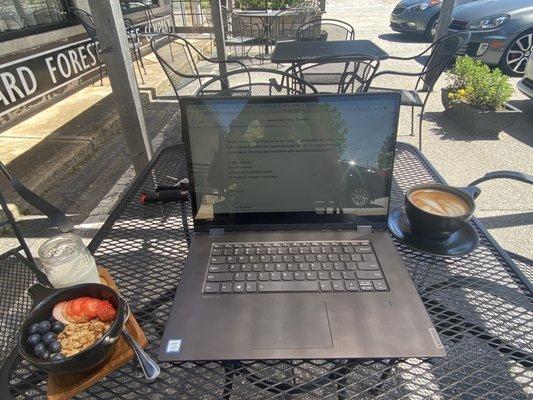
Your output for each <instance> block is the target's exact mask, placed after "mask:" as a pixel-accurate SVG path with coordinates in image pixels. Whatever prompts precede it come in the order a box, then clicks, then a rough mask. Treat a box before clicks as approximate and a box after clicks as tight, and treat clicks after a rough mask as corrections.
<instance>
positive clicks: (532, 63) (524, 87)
mask: <svg viewBox="0 0 533 400" xmlns="http://www.w3.org/2000/svg"><path fill="white" fill-rule="evenodd" d="M517 86H518V89H520V91H521V92H522V93H524V94H525V95H526V96H529V97H531V98H532V99H533V53H532V54H530V55H529V60H528V61H527V64H526V73H525V74H524V77H523V78H522V79H520V81H518V84H517Z"/></svg>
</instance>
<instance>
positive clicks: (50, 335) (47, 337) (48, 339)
mask: <svg viewBox="0 0 533 400" xmlns="http://www.w3.org/2000/svg"><path fill="white" fill-rule="evenodd" d="M56 338H57V335H56V334H55V333H54V332H46V333H45V334H44V335H43V343H44V344H45V345H47V346H48V345H49V344H50V343H52V342H53V341H54V340H56Z"/></svg>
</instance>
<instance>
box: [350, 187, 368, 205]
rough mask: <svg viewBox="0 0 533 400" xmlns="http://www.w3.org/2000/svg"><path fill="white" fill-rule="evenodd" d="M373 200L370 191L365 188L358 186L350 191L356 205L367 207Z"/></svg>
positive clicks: (351, 199) (351, 198)
mask: <svg viewBox="0 0 533 400" xmlns="http://www.w3.org/2000/svg"><path fill="white" fill-rule="evenodd" d="M371 200H372V199H371V197H370V193H369V192H368V190H367V189H365V188H362V187H356V188H353V189H352V190H351V191H350V201H351V202H352V204H353V205H354V206H355V207H358V208H361V207H366V206H368V205H369V204H370V201H371Z"/></svg>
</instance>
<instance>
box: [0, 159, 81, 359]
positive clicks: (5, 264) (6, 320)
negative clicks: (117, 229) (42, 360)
mask: <svg viewBox="0 0 533 400" xmlns="http://www.w3.org/2000/svg"><path fill="white" fill-rule="evenodd" d="M2 175H4V176H5V178H6V179H7V181H8V183H9V184H10V186H11V187H12V188H13V189H14V190H15V192H16V193H17V195H18V196H20V197H21V198H22V199H23V200H24V201H26V202H27V203H29V204H31V205H32V206H33V207H35V208H36V209H37V210H39V211H40V212H42V213H43V214H44V215H46V216H47V217H48V219H50V221H51V222H52V224H53V225H55V226H57V227H58V228H59V230H60V231H62V232H70V231H71V230H72V229H73V227H74V225H73V224H72V222H71V221H70V220H69V219H68V218H67V217H66V216H65V214H63V212H62V211H60V210H59V209H57V208H56V207H54V206H53V205H52V204H50V203H49V202H47V201H46V200H44V199H43V198H41V197H40V196H38V195H37V194H35V193H34V192H32V191H31V190H29V189H28V188H27V187H26V186H24V185H23V184H22V182H20V181H19V180H18V179H17V178H15V177H14V176H13V175H12V174H11V172H10V171H9V170H8V169H7V168H6V166H5V165H4V164H2V163H1V162H0V177H1V176H2ZM0 210H1V211H3V213H4V215H5V217H6V220H7V225H9V227H10V228H11V230H12V232H13V234H14V235H15V237H16V239H17V241H18V246H16V247H14V248H12V249H10V250H8V251H6V252H4V253H2V254H0V311H1V312H0V327H1V328H2V334H1V335H0V365H1V364H2V363H3V362H4V359H5V358H6V357H7V356H8V355H9V352H10V351H11V350H12V348H13V347H14V346H16V337H17V332H18V331H19V329H20V325H21V324H22V322H23V321H24V318H26V315H27V314H28V312H29V310H30V308H31V305H32V300H31V298H30V297H29V295H28V294H27V292H26V291H27V289H28V287H29V286H30V285H32V284H34V283H37V282H39V283H42V284H43V285H50V282H49V281H48V278H47V277H46V275H45V274H44V273H43V272H42V271H41V270H40V269H39V268H38V267H37V264H36V262H35V259H34V258H33V256H32V254H31V251H30V249H29V247H28V245H27V243H26V241H25V240H24V237H23V236H22V232H21V230H20V228H19V226H18V224H17V223H16V221H15V218H14V217H13V214H12V213H11V211H10V210H9V208H8V205H7V201H6V199H5V197H4V196H3V194H2V192H1V191H0ZM14 294H15V295H14Z"/></svg>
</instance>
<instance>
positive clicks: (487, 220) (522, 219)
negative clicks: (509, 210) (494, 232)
mask: <svg viewBox="0 0 533 400" xmlns="http://www.w3.org/2000/svg"><path fill="white" fill-rule="evenodd" d="M478 219H479V220H480V221H481V222H482V223H483V225H484V226H485V227H486V228H489V229H490V228H495V229H498V228H508V227H512V226H523V225H533V212H524V213H519V214H509V215H495V216H492V217H482V218H479V217H478Z"/></svg>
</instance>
